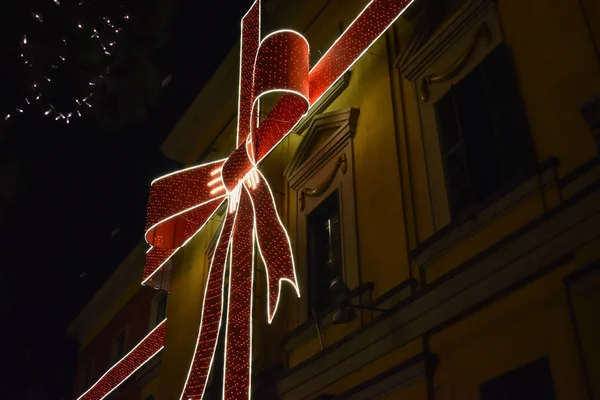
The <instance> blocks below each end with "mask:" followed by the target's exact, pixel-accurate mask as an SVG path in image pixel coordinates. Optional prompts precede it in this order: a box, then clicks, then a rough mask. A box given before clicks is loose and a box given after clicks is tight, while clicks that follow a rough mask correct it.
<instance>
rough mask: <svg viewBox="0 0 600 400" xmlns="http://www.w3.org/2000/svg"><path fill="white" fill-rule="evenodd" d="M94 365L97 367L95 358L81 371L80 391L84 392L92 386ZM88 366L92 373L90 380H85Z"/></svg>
mask: <svg viewBox="0 0 600 400" xmlns="http://www.w3.org/2000/svg"><path fill="white" fill-rule="evenodd" d="M94 367H95V360H94V359H91V360H89V361H88V362H87V363H86V364H85V365H84V366H83V368H81V370H80V371H79V393H84V392H85V391H86V390H88V389H89V388H90V386H91V385H92V383H94ZM87 368H89V369H90V374H89V376H88V382H84V376H83V374H84V371H85V370H86V369H87Z"/></svg>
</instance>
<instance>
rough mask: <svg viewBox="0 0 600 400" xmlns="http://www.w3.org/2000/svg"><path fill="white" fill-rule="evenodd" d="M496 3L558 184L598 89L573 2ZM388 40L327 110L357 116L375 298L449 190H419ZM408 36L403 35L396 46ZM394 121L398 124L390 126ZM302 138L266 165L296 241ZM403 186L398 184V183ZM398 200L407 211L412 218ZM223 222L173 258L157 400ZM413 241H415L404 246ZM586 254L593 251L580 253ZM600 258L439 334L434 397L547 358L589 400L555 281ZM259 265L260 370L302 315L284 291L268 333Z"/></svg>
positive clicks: (170, 376) (325, 22)
mask: <svg viewBox="0 0 600 400" xmlns="http://www.w3.org/2000/svg"><path fill="white" fill-rule="evenodd" d="M364 4H365V1H350V2H348V1H342V0H332V1H331V2H330V5H329V6H328V8H326V9H325V10H324V13H323V15H322V16H321V17H320V18H318V19H317V20H316V21H315V23H314V24H313V25H312V26H311V28H310V29H309V30H308V31H307V32H305V34H306V36H307V37H308V39H309V41H310V42H311V44H312V43H322V42H326V41H327V37H328V35H331V32H332V28H331V27H332V26H336V25H338V24H339V23H341V24H342V26H346V25H347V24H348V23H349V22H350V21H351V20H352V19H353V18H354V16H356V14H357V12H358V10H360V9H361V8H362V6H364ZM498 7H499V11H500V17H501V20H502V25H503V28H504V34H505V39H506V42H507V44H508V45H509V47H510V48H511V50H512V51H513V54H514V58H515V66H516V70H517V75H518V78H519V82H520V85H521V89H522V92H523V97H524V100H525V104H526V107H527V112H528V116H529V119H530V124H531V130H532V136H533V140H534V143H535V148H536V151H537V157H538V160H539V161H541V160H544V159H546V158H547V157H549V156H557V157H558V158H559V159H560V161H561V165H560V174H561V175H564V174H566V173H569V172H570V171H572V170H573V169H574V168H576V167H577V166H578V165H580V164H582V163H583V162H585V161H587V160H588V159H590V158H591V157H592V155H593V145H592V144H593V142H592V138H591V136H590V134H589V132H588V130H587V128H586V126H585V124H584V123H583V121H582V119H581V117H580V116H579V112H578V108H579V105H580V104H581V103H582V102H583V101H584V100H585V99H586V98H588V97H590V96H591V95H592V94H593V93H594V92H597V91H599V90H600V75H599V74H598V65H597V60H596V59H595V57H594V52H593V48H592V47H591V45H590V42H589V38H588V37H587V36H586V35H587V31H586V30H585V27H584V26H583V19H582V16H581V14H580V12H579V10H578V7H577V3H576V2H575V1H559V0H549V1H542V0H533V1H530V2H516V1H509V0H500V1H499V2H498ZM593 7H594V6H593V5H592V6H590V8H593ZM304 17H305V16H303V18H304ZM407 24H408V23H407V22H406V21H405V20H401V21H399V22H398V23H397V24H396V26H395V28H396V29H398V30H400V31H403V32H404V31H406V29H407V27H406V25H407ZM559 27H560V28H559ZM389 36H390V35H389V34H388V35H384V36H383V37H382V38H381V39H380V40H379V41H378V42H377V43H376V44H375V45H374V46H373V47H372V48H371V50H370V51H369V52H368V53H367V54H365V56H364V57H363V58H362V59H361V60H360V61H359V62H358V63H357V64H356V65H355V67H354V68H353V69H352V78H351V80H350V86H349V87H348V88H347V89H346V90H345V91H344V92H343V93H342V95H341V96H340V97H339V98H338V99H336V100H335V101H334V102H333V104H331V106H330V107H329V108H328V110H327V111H333V110H338V109H342V108H348V107H354V108H358V109H360V117H359V119H358V126H357V131H356V137H355V139H354V146H355V147H354V149H355V152H354V155H353V156H354V161H355V187H356V207H357V225H358V244H359V251H358V253H359V260H360V265H361V271H360V278H361V282H362V283H364V282H374V283H375V289H374V293H373V294H374V297H378V296H380V295H382V294H384V293H385V292H387V291H388V290H390V289H391V288H393V287H394V286H396V285H398V284H400V283H401V282H403V281H404V280H406V279H408V278H409V277H410V276H411V265H410V262H409V257H408V251H409V248H408V247H407V243H410V244H411V246H414V245H416V243H417V242H419V241H422V240H424V239H426V238H427V237H429V236H430V235H431V234H433V233H434V232H433V229H432V222H431V210H430V205H429V200H428V185H429V184H433V185H443V184H445V183H444V182H427V175H426V165H425V158H424V153H423V144H422V139H421V136H420V127H419V121H418V109H417V103H416V96H415V94H414V87H413V84H412V83H411V82H407V81H404V80H402V79H399V78H398V77H397V75H394V76H390V67H389V63H390V58H393V57H392V55H391V54H389V53H388V45H391V42H390V40H391V38H390V37H389ZM402 38H403V36H402V32H401V34H400V47H402ZM317 46H318V45H317ZM394 74H396V72H394ZM392 93H395V95H396V96H397V97H396V98H397V99H399V100H400V102H401V103H400V104H399V105H397V107H396V108H394V106H393V103H392ZM394 117H396V121H397V122H398V125H395V118H394ZM235 125H236V124H235V122H233V123H232V124H230V126H229V127H227V129H226V131H225V133H224V134H223V135H222V136H221V137H220V138H219V140H217V142H216V143H215V144H214V146H213V147H214V148H215V149H216V150H217V152H216V154H215V158H221V157H224V156H227V154H228V152H229V151H231V149H232V148H233V147H232V143H233V140H234V138H235V131H234V129H235ZM300 139H301V138H300V136H297V135H291V136H290V137H289V138H288V139H286V140H285V141H284V142H282V143H281V144H280V146H279V147H278V148H277V149H276V151H274V152H273V154H271V155H270V156H269V158H268V159H267V160H266V162H265V164H264V165H263V167H262V170H263V171H264V173H265V175H266V176H267V178H268V179H269V182H271V183H272V185H273V190H274V192H275V196H276V199H277V202H278V207H279V211H280V215H281V216H282V220H283V221H284V222H285V223H286V225H287V227H288V230H289V232H290V236H291V238H292V241H293V243H295V238H294V232H295V231H296V227H295V220H296V218H295V213H296V194H295V193H294V192H293V191H292V190H291V189H289V187H288V186H287V183H286V182H285V180H284V178H283V170H284V169H285V167H286V165H287V163H288V162H289V160H290V159H291V157H292V156H293V154H294V152H295V150H296V149H297V146H298V145H299V142H300ZM398 149H399V150H398ZM204 150H206V149H204V148H202V149H198V148H194V149H193V153H194V154H196V155H197V154H199V153H203V152H204ZM398 151H399V152H400V157H399V156H398ZM192 158H193V157H192V156H190V157H187V158H186V159H190V160H191V159H192ZM399 165H400V169H399V167H398V166H399ZM382 166H385V167H384V168H382ZM401 182H404V184H405V187H402V186H401ZM552 190H553V191H552ZM552 190H551V194H552V196H553V201H552V202H551V205H556V204H557V201H558V200H557V196H556V190H555V189H552ZM403 204H404V205H405V209H406V210H408V214H407V215H406V220H405V215H404V213H403ZM413 207H414V211H415V212H414V214H413ZM543 211H544V209H543V206H542V200H541V197H540V196H539V195H534V196H533V197H531V198H530V199H529V200H527V201H526V202H524V203H523V204H522V205H521V206H519V207H517V208H516V209H514V210H512V211H511V212H510V213H508V214H506V215H505V216H503V217H502V218H500V219H498V220H496V221H494V222H492V223H491V224H489V225H488V226H487V227H485V228H484V229H482V230H481V231H480V232H478V233H477V234H475V235H474V236H472V237H471V238H469V239H468V240H467V241H465V242H464V243H462V244H460V245H459V246H457V247H456V248H454V249H453V250H452V251H449V252H447V253H446V254H444V255H443V256H442V257H440V258H439V259H437V260H436V261H435V263H434V264H433V265H431V266H430V267H428V270H427V280H428V281H429V282H430V281H433V280H435V279H437V278H439V277H441V276H442V275H444V274H445V273H447V272H449V271H451V270H452V269H453V268H454V267H456V266H458V265H460V264H461V263H462V262H464V261H465V260H467V259H468V258H469V257H472V256H473V255H475V254H477V253H478V252H480V251H482V250H484V249H485V248H487V247H489V246H490V245H492V244H494V243H496V242H497V241H498V240H500V239H502V238H503V237H505V236H507V235H508V234H510V233H511V232H513V231H515V230H516V229H518V228H519V227H521V226H523V225H524V224H526V223H527V222H529V221H531V220H533V219H534V218H536V217H539V216H540V215H541V214H542V213H543ZM217 226H218V224H217V223H216V222H215V223H211V224H209V226H207V227H206V228H205V229H204V231H203V232H202V233H200V234H199V235H198V236H197V237H196V238H194V239H193V240H192V242H190V243H189V244H188V245H187V246H186V248H185V250H184V251H183V254H182V255H180V259H181V262H180V263H178V265H177V267H176V268H175V269H174V273H173V279H172V290H171V295H170V298H169V305H168V315H169V329H168V331H167V338H166V343H165V344H166V349H165V352H164V355H163V365H164V367H163V372H162V375H161V382H162V384H161V392H160V393H161V397H160V398H163V399H170V398H176V397H177V396H178V394H179V393H180V391H181V387H182V385H183V380H184V379H185V376H186V374H187V370H188V368H189V360H190V357H191V354H192V350H193V348H194V345H195V340H196V337H197V329H198V324H199V318H200V312H201V299H202V294H203V285H204V283H205V279H206V271H207V260H206V257H205V254H204V252H205V249H206V246H207V245H208V243H209V242H210V239H211V238H212V235H213V234H214V232H215V231H216V229H217ZM407 232H408V234H409V235H410V237H408V238H407ZM295 251H302V249H295ZM584 252H588V253H587V256H585V257H584V255H583V253H584ZM598 256H599V254H597V251H594V250H590V249H589V248H588V249H585V250H582V251H581V252H580V253H578V258H577V259H576V260H575V261H573V262H571V263H569V264H567V265H564V266H562V267H560V268H558V269H557V270H555V271H554V272H552V273H551V274H550V275H548V276H546V277H543V278H542V279H540V280H539V281H536V282H535V283H533V284H531V285H528V286H526V287H524V288H521V289H520V290H518V291H517V292H515V293H514V294H511V295H510V296H507V297H505V298H503V299H501V300H499V301H497V302H496V303H493V304H491V305H489V306H487V307H486V308H484V309H482V310H480V311H478V312H476V313H474V314H473V315H471V316H469V317H467V318H465V319H463V320H461V321H459V322H457V323H456V324H454V325H452V326H450V327H448V328H446V329H444V330H442V331H441V332H438V333H435V334H434V335H433V336H432V337H431V343H430V345H431V351H432V352H433V353H436V354H438V355H439V356H440V360H441V361H440V365H439V367H438V370H437V373H436V375H435V382H434V383H435V392H436V398H438V399H457V398H460V399H469V398H473V399H475V398H478V397H477V396H478V385H479V384H480V383H481V382H483V381H485V380H487V379H489V378H493V377H495V376H497V375H500V374H502V373H503V372H506V371H507V370H510V369H513V368H515V367H518V366H519V365H522V364H523V363H526V362H528V361H533V360H534V359H535V358H537V357H540V356H542V355H549V356H550V357H551V365H552V368H553V373H555V371H556V375H555V383H556V388H557V391H558V393H559V395H560V396H561V398H564V399H571V398H573V399H574V398H580V397H578V396H580V395H583V389H582V380H581V379H582V378H581V371H580V364H579V360H578V359H577V355H576V351H575V348H574V346H575V345H574V339H573V332H572V331H571V328H570V325H569V320H568V313H567V308H566V301H565V297H564V289H563V287H562V281H561V279H562V277H563V276H564V275H566V274H568V273H569V272H571V271H573V270H575V269H577V268H579V267H581V266H582V265H583V264H584V258H589V259H593V258H594V257H598ZM260 268H261V267H260V266H259V270H258V271H257V273H256V279H257V292H256V293H257V299H256V302H255V319H254V321H255V334H254V338H255V346H254V355H255V359H256V361H257V365H258V367H257V369H256V371H260V370H263V369H265V368H268V367H269V366H272V365H274V364H276V363H281V362H284V361H285V360H286V357H285V354H283V352H282V351H281V346H280V345H281V342H282V337H283V335H284V334H285V332H287V331H290V330H291V329H293V328H295V327H296V326H298V325H299V324H301V323H302V322H303V321H301V320H299V317H298V312H297V302H298V301H305V299H300V300H298V299H296V298H295V296H293V294H292V290H291V288H290V287H289V286H285V287H284V291H283V300H282V304H281V309H280V314H279V315H278V316H277V318H276V320H275V322H274V324H273V325H272V326H267V324H266V321H265V319H266V318H265V317H266V315H265V314H266V312H265V308H266V306H265V304H264V296H265V293H266V291H265V288H264V272H262V271H261V270H260ZM366 319H367V318H366V317H364V318H363V317H361V318H357V319H356V320H355V321H353V322H352V323H350V324H344V325H336V326H333V327H331V328H329V329H325V330H324V331H323V337H324V341H325V346H329V345H331V344H333V343H335V342H337V341H339V340H340V339H341V338H343V337H344V336H346V335H348V334H349V333H351V332H352V331H354V330H356V329H358V328H359V327H360V326H361V325H362V321H364V320H366ZM550 327H551V329H550ZM319 351H320V345H319V342H318V339H316V338H315V339H313V340H311V341H309V342H308V343H306V344H304V345H302V346H300V347H299V348H298V349H296V350H294V351H292V352H290V353H289V354H288V355H287V356H288V359H287V362H288V364H287V365H288V367H293V366H295V365H297V364H299V363H300V362H302V361H305V360H306V359H308V358H310V357H312V356H314V355H315V354H317V353H318V352H319ZM420 351H422V347H421V341H420V340H418V341H415V342H413V343H411V344H409V345H407V346H404V347H402V348H401V349H398V350H397V351H395V352H393V353H390V354H388V355H386V356H385V357H383V358H382V359H380V360H377V361H376V362H374V363H372V364H370V365H368V366H367V367H365V368H363V369H361V370H360V371H357V372H355V373H354V374H352V375H349V376H347V377H345V378H344V379H342V380H340V381H338V382H336V383H335V384H334V385H332V386H331V387H328V388H325V389H324V390H322V391H321V392H322V393H334V394H339V393H342V392H344V391H346V390H349V389H351V388H352V387H354V386H355V385H357V384H358V383H360V382H364V381H365V380H367V379H369V378H371V377H373V376H376V375H377V374H379V373H381V372H383V371H385V370H386V369H387V368H390V367H391V366H393V365H396V364H398V363H400V362H402V361H403V360H405V359H407V358H409V357H410V356H412V355H414V354H416V353H418V352H420ZM568 395H571V396H572V397H568ZM389 398H390V399H396V398H407V399H413V398H414V399H424V398H426V384H425V381H424V380H421V381H416V382H413V383H412V384H410V385H408V386H406V387H404V388H402V389H401V390H400V391H399V392H398V393H393V394H390V395H389Z"/></svg>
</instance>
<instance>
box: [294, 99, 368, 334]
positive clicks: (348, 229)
mask: <svg viewBox="0 0 600 400" xmlns="http://www.w3.org/2000/svg"><path fill="white" fill-rule="evenodd" d="M358 114H359V111H358V110H357V109H352V108H350V109H343V110H337V111H332V112H329V113H324V114H321V115H318V116H316V117H314V119H312V121H311V122H310V125H309V126H308V128H307V131H306V133H305V134H304V135H303V136H304V138H303V140H302V141H301V143H300V146H299V147H298V149H297V150H296V152H295V155H294V157H293V159H292V161H291V163H290V165H289V166H288V168H287V169H286V172H285V176H286V178H287V180H288V182H289V185H290V189H291V191H290V196H292V198H293V197H294V196H295V199H294V200H295V201H294V204H295V212H294V213H293V215H291V216H290V218H292V221H290V225H291V226H292V227H293V226H295V242H296V243H295V246H293V248H294V249H296V272H297V278H298V283H299V285H300V292H301V294H302V297H303V298H304V299H305V300H304V301H300V302H298V322H299V323H302V322H304V321H306V320H308V319H310V318H313V317H312V312H311V310H310V305H309V300H308V297H309V296H308V292H307V291H308V254H307V250H308V249H307V226H308V215H310V214H311V213H312V212H313V211H314V210H315V209H316V208H317V207H318V206H319V205H320V204H321V203H322V202H323V201H324V200H326V199H327V198H328V197H329V196H330V195H331V194H332V193H333V192H334V191H336V190H337V191H338V193H339V207H340V210H339V213H340V228H341V242H342V243H341V246H342V276H343V279H344V282H345V283H346V285H347V286H348V287H349V288H350V290H352V289H355V288H358V287H359V286H360V284H361V280H360V273H359V260H358V238H357V224H356V200H355V188H354V150H353V145H354V144H353V140H352V138H353V137H354V134H355V132H356V122H357V119H358ZM324 131H331V133H330V135H329V137H327V138H323V136H322V135H321V137H320V138H319V139H318V140H319V143H318V146H313V145H314V144H315V142H316V140H317V137H318V136H319V134H320V133H321V134H323V133H324ZM321 140H323V141H321ZM313 147H316V148H313ZM340 157H345V163H346V164H345V171H346V172H345V173H344V172H343V171H341V170H338V169H341V168H339V166H337V164H338V163H339V160H340ZM334 171H335V174H334V176H333V178H332V179H331V181H330V182H329V185H328V186H327V188H326V189H325V190H324V191H322V192H321V193H319V195H318V196H315V197H312V196H306V197H304V199H302V198H301V197H303V196H301V193H302V190H303V189H308V188H315V187H318V186H319V185H321V184H322V183H323V182H325V181H327V180H328V179H329V178H331V174H332V172H334Z"/></svg>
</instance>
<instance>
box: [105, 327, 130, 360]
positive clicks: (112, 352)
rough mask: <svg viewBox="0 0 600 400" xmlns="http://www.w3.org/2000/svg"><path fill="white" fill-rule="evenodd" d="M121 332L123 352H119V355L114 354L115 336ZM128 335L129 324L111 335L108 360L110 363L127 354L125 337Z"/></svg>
mask: <svg viewBox="0 0 600 400" xmlns="http://www.w3.org/2000/svg"><path fill="white" fill-rule="evenodd" d="M121 334H122V335H123V354H121V355H120V356H117V355H116V344H117V338H118V337H119V336H120V335H121ZM128 336H129V325H125V327H124V328H123V329H121V330H120V331H119V332H118V333H117V334H116V335H115V336H114V337H113V340H112V344H111V348H110V362H111V364H114V363H116V362H118V361H119V360H120V359H122V358H123V356H125V355H126V354H127V337H128Z"/></svg>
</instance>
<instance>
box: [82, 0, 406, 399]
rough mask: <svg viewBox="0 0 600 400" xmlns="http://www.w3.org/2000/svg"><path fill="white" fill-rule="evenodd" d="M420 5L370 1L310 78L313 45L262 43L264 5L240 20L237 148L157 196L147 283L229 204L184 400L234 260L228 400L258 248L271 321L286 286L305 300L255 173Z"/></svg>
mask: <svg viewBox="0 0 600 400" xmlns="http://www.w3.org/2000/svg"><path fill="white" fill-rule="evenodd" d="M413 1H414V0H373V1H371V2H370V3H369V4H368V5H367V7H366V8H365V9H364V10H363V11H362V12H361V13H360V15H359V16H358V17H357V18H356V19H355V20H354V22H353V23H352V24H351V25H350V26H349V27H348V29H347V30H346V31H345V32H344V34H342V36H341V37H340V38H339V39H338V40H337V41H336V42H335V43H334V45H333V46H332V47H331V48H330V49H329V50H328V51H327V53H325V55H324V56H323V58H322V59H321V60H320V61H319V62H318V63H317V64H316V65H315V66H314V67H313V68H312V70H310V72H309V46H308V42H307V41H306V39H304V38H303V37H302V35H300V34H299V33H296V32H293V31H290V30H282V31H277V32H274V33H272V34H270V35H268V36H266V37H265V38H264V39H263V40H262V41H260V8H261V6H260V0H257V1H256V2H255V3H254V4H253V5H252V7H251V8H250V10H249V11H248V13H247V14H246V15H245V16H244V17H243V18H242V27H241V28H242V29H241V30H242V42H241V54H240V95H239V114H238V132H237V145H238V148H237V150H235V151H234V152H233V153H232V154H231V155H230V156H229V158H227V159H226V160H219V161H215V162H212V163H209V164H204V165H200V166H196V167H192V168H188V169H185V170H183V171H179V172H175V173H172V174H169V175H166V176H164V177H161V178H159V179H157V180H155V181H154V182H153V183H152V186H151V189H150V199H149V205H148V225H147V230H146V241H147V242H148V243H149V244H150V245H151V246H152V247H151V249H150V250H149V252H148V253H147V264H146V267H145V269H144V276H143V283H144V284H152V279H153V278H152V277H153V276H154V274H156V273H157V272H158V271H159V270H161V268H162V267H163V266H164V265H165V263H166V262H167V260H168V259H169V258H170V257H172V256H173V254H174V253H175V252H176V251H177V250H178V249H179V248H181V247H183V246H185V244H186V243H187V242H188V241H189V240H190V239H191V238H192V237H193V236H194V235H195V234H196V233H197V232H198V231H200V230H201V229H202V228H203V227H204V225H205V224H206V223H207V221H208V220H209V219H210V217H211V216H212V215H213V214H214V213H215V211H216V210H217V209H218V208H219V207H220V206H221V205H222V204H223V203H224V202H225V201H227V203H228V208H229V212H228V213H227V216H226V219H225V222H224V224H223V227H222V230H221V233H220V236H219V239H218V242H217V246H216V250H215V253H214V256H213V259H212V261H211V265H210V270H209V274H208V281H207V284H206V288H205V292H204V302H203V310H202V318H201V323H200V328H199V332H198V341H197V343H196V349H195V351H194V357H193V360H192V363H191V366H190V370H189V373H188V377H187V379H186V383H185V387H184V389H183V392H182V394H181V399H185V400H188V399H202V397H203V396H204V391H205V388H206V382H207V379H208V376H209V374H210V369H211V366H212V361H213V359H214V353H215V349H216V345H217V338H218V336H219V331H220V329H221V317H222V314H223V306H224V301H223V299H224V294H225V287H224V285H225V271H226V268H227V261H228V259H229V258H231V265H230V268H231V271H230V279H229V292H228V293H229V301H228V304H227V307H228V313H227V326H226V343H225V371H224V386H223V388H224V398H225V399H228V400H232V399H248V398H249V397H250V393H251V364H252V360H251V355H252V318H251V316H252V306H253V305H252V299H253V294H252V289H253V279H254V265H253V260H254V249H255V242H256V244H257V246H256V248H258V250H259V254H260V256H261V258H262V260H263V262H264V264H265V267H266V272H267V280H268V296H267V313H268V315H269V323H271V322H272V320H273V318H274V316H275V314H276V311H277V306H278V303H279V300H280V294H281V288H282V283H283V282H284V281H287V282H289V283H290V284H291V285H292V286H293V287H294V289H295V291H296V293H297V294H298V296H300V291H299V288H298V283H297V279H296V272H295V269H294V260H293V256H292V248H291V244H290V240H289V237H288V235H287V233H286V231H285V228H284V226H283V223H282V222H281V220H280V219H279V216H278V214H277V209H276V205H275V200H274V198H273V194H272V193H271V190H270V188H269V185H268V183H267V181H266V179H265V178H264V176H263V175H262V174H261V173H260V171H259V170H258V165H259V164H260V162H261V161H262V160H263V159H264V158H265V157H266V156H267V154H269V152H271V151H272V150H273V149H274V148H275V147H276V146H277V144H278V143H279V142H281V141H282V140H283V139H284V138H285V137H286V135H287V134H288V133H290V131H291V130H292V129H293V128H294V127H295V126H296V124H297V123H298V122H299V121H300V120H301V119H302V117H303V116H304V115H305V114H306V112H307V111H308V109H309V108H310V107H311V106H313V105H314V104H315V103H317V102H318V101H319V99H320V98H321V97H322V96H323V94H325V93H326V92H327V91H328V90H329V89H330V88H331V87H332V86H333V85H334V83H335V82H336V81H337V80H338V79H339V78H340V77H341V76H342V75H343V74H344V73H345V72H346V71H348V70H349V69H350V68H351V67H352V66H353V65H354V63H355V62H356V61H358V59H360V57H361V56H362V55H363V54H364V53H365V52H366V51H367V50H368V49H369V48H370V47H371V45H373V43H374V42H375V41H376V40H377V39H378V38H379V37H380V36H381V35H383V33H385V31H386V30H387V29H388V28H389V27H390V26H391V25H392V24H393V23H394V21H395V20H396V19H397V18H398V17H399V16H400V15H401V14H402V12H404V10H406V9H407V8H408V6H410V4H412V2H413ZM270 93H279V94H281V93H283V95H282V97H281V98H280V100H279V101H278V103H277V104H276V105H275V107H274V108H273V109H272V110H271V112H270V113H269V115H268V116H267V117H266V119H265V120H263V121H262V122H260V124H259V121H258V118H257V116H256V115H255V114H256V112H257V110H258V108H257V104H258V102H259V101H260V98H261V97H263V96H265V95H268V94H270ZM142 344H143V343H140V345H142ZM140 345H138V346H140ZM124 360H125V359H124ZM124 360H122V361H121V362H123V361H124ZM121 362H120V363H121ZM120 363H119V364H120ZM119 364H117V365H119ZM113 368H115V367H113ZM112 382H113V384H115V385H118V384H119V383H120V382H117V381H112ZM96 385H98V383H97V384H96ZM91 398H92V397H90V399H91ZM86 399H87V397H86ZM94 399H95V397H94Z"/></svg>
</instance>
